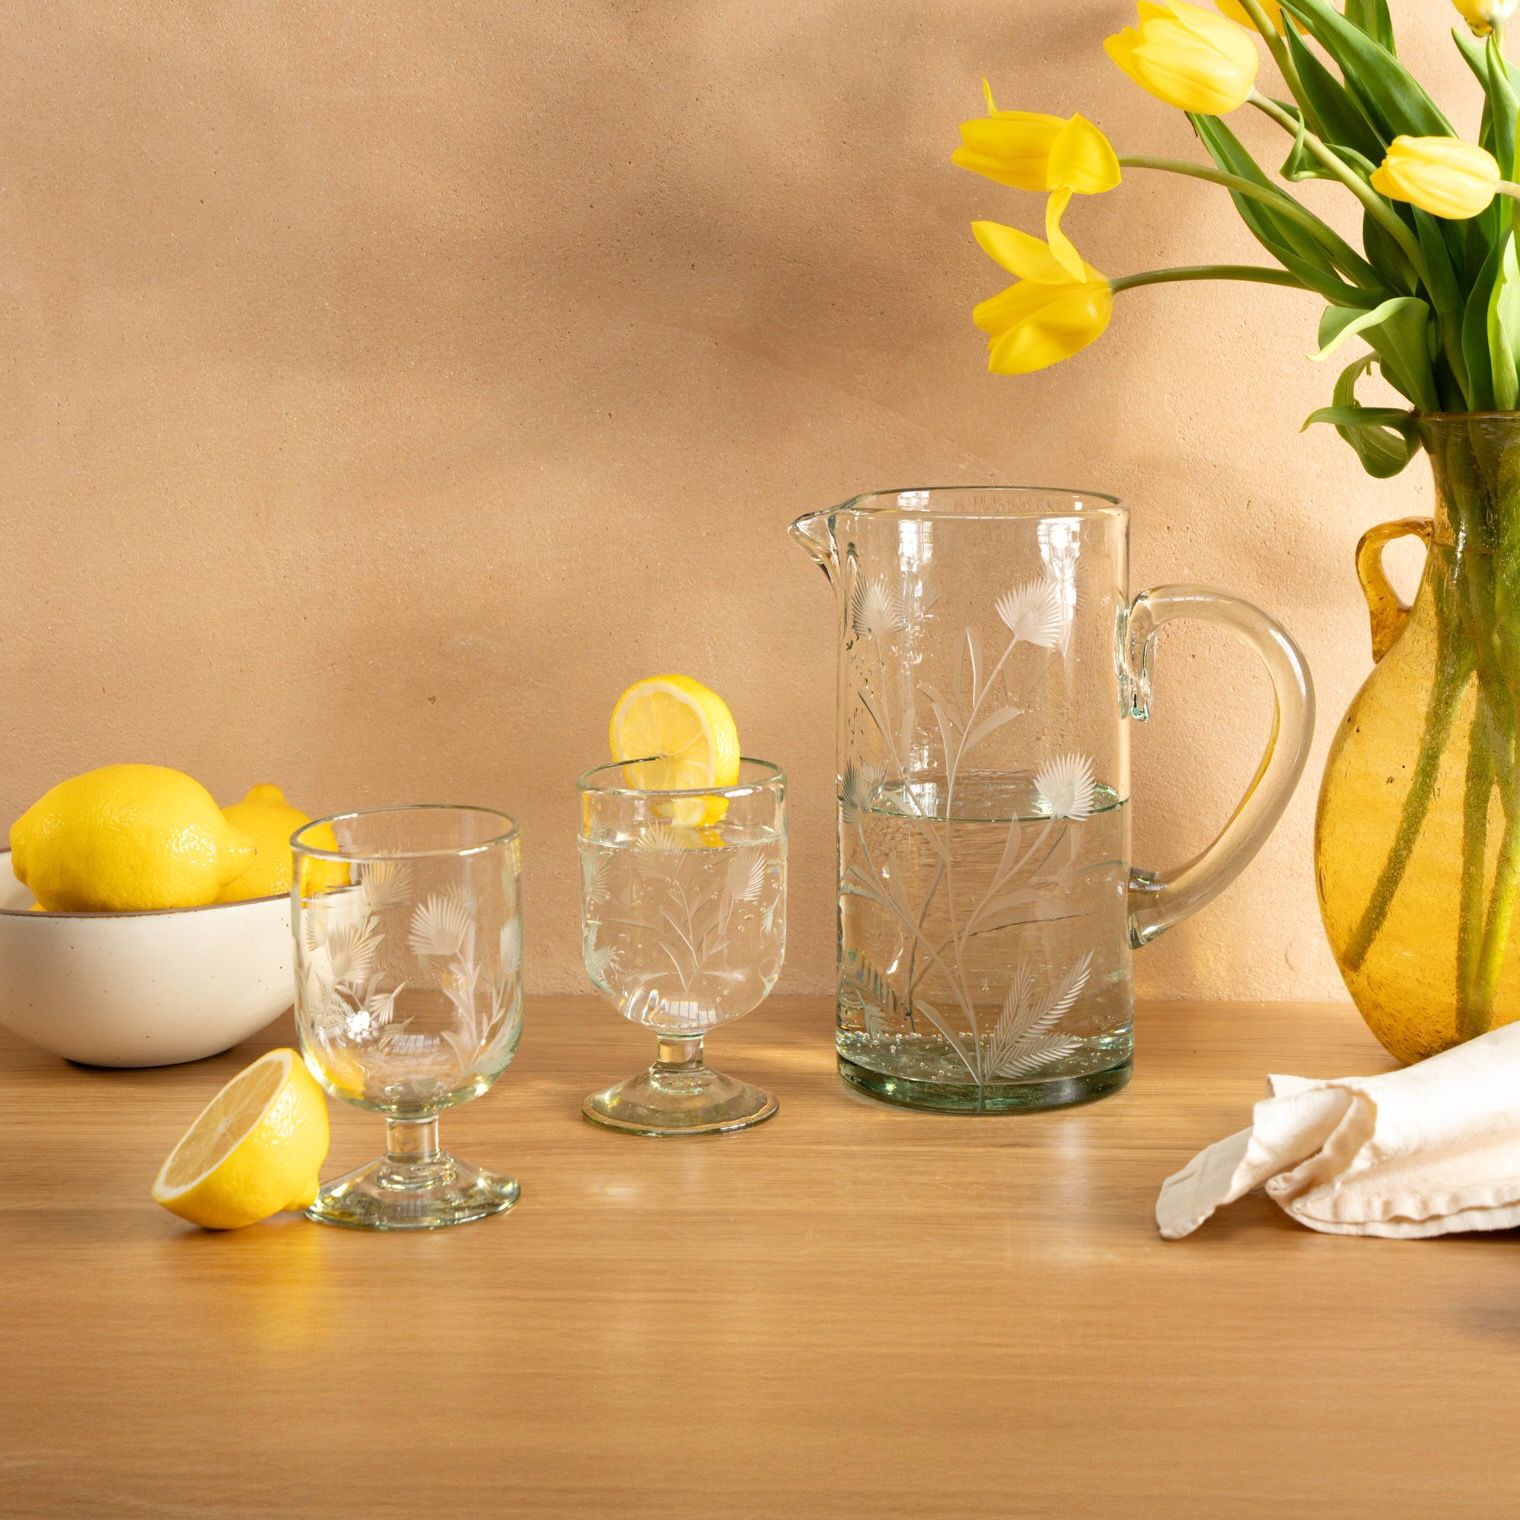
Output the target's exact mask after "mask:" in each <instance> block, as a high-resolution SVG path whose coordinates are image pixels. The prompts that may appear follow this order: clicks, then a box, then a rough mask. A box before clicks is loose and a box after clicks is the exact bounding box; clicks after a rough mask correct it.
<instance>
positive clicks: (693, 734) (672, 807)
mask: <svg viewBox="0 0 1520 1520" xmlns="http://www.w3.org/2000/svg"><path fill="white" fill-rule="evenodd" d="M608 739H609V742H610V744H611V746H612V758H613V759H614V760H617V761H620V762H622V765H623V779H624V781H625V782H626V783H627V784H628V785H629V786H630V787H633V788H635V789H636V790H639V791H652V792H682V791H700V790H701V789H703V788H705V787H715V788H716V787H729V786H733V785H735V783H737V781H738V780H739V730H738V728H737V726H736V725H735V723H734V715H733V714H732V713H731V712H730V711H729V710H728V704H727V703H726V702H725V701H724V700H723V698H722V697H720V696H719V695H718V694H717V692H715V691H713V690H712V689H711V688H710V687H707V686H704V685H703V684H702V683H701V682H700V681H694V680H693V679H692V678H691V677H690V676H682V675H664V676H649V677H647V678H646V679H644V680H642V681H635V682H634V683H633V685H632V686H630V687H629V688H628V690H627V691H625V692H624V693H623V695H622V696H620V697H619V698H618V700H617V706H616V707H614V708H613V709H612V722H611V723H610V724H609V725H608ZM653 808H654V811H655V813H656V814H657V816H659V817H662V818H668V819H669V820H670V821H671V822H672V823H674V824H675V825H677V826H678V827H684V828H692V829H697V828H701V827H703V826H704V825H707V824H714V823H717V822H718V820H719V819H721V818H722V817H723V814H724V813H725V812H726V811H727V810H728V804H727V802H725V801H724V799H723V798H721V797H672V798H670V799H669V800H668V801H663V802H656V803H654V804H653Z"/></svg>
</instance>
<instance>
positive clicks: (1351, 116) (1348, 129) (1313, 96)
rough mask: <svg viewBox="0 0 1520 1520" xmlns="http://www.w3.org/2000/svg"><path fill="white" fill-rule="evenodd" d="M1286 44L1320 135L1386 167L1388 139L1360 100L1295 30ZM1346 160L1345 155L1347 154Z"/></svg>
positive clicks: (1287, 36)
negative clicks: (1381, 134)
mask: <svg viewBox="0 0 1520 1520" xmlns="http://www.w3.org/2000/svg"><path fill="white" fill-rule="evenodd" d="M1285 40H1286V42H1287V46H1288V52H1289V53H1290V54H1292V56H1293V66H1294V67H1295V68H1296V69H1297V70H1298V77H1299V80H1300V82H1301V83H1302V85H1303V89H1304V95H1305V97H1306V104H1307V106H1308V108H1309V113H1310V115H1311V116H1313V117H1314V118H1315V119H1316V120H1317V122H1318V123H1319V135H1320V136H1321V137H1323V138H1324V139H1325V141H1326V142H1329V143H1332V144H1334V145H1335V147H1336V148H1337V149H1339V150H1344V149H1346V148H1350V149H1351V150H1352V151H1353V152H1355V153H1358V154H1360V155H1361V156H1362V157H1363V158H1364V159H1367V160H1369V161H1370V162H1372V163H1379V164H1380V163H1382V161H1383V154H1384V152H1385V151H1386V149H1387V146H1388V144H1387V139H1385V138H1383V137H1381V136H1379V135H1378V131H1377V129H1376V128H1375V127H1374V126H1373V125H1372V123H1371V122H1370V121H1368V119H1367V113H1366V112H1365V111H1363V110H1362V108H1361V106H1360V105H1359V104H1358V103H1357V101H1356V98H1355V97H1354V96H1353V95H1352V94H1351V93H1350V92H1349V91H1348V90H1347V89H1346V86H1345V85H1343V84H1342V83H1341V82H1340V80H1338V79H1337V78H1336V77H1335V75H1334V74H1332V73H1331V72H1330V70H1329V69H1327V68H1326V67H1325V66H1324V64H1323V63H1321V62H1320V60H1319V55H1318V54H1317V53H1313V52H1310V50H1309V49H1308V48H1307V47H1306V46H1305V45H1304V44H1303V42H1302V41H1300V40H1299V36H1298V32H1297V31H1296V30H1295V29H1294V28H1293V27H1291V26H1290V27H1288V28H1287V33H1286V37H1285ZM1343 156H1344V153H1343Z"/></svg>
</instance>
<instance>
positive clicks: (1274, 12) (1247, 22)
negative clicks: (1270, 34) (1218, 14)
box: [1214, 0, 1283, 32]
mask: <svg viewBox="0 0 1520 1520" xmlns="http://www.w3.org/2000/svg"><path fill="white" fill-rule="evenodd" d="M1214 3H1215V4H1216V5H1217V6H1218V7H1219V9H1220V10H1221V11H1223V12H1224V14H1225V15H1226V16H1228V17H1229V18H1230V20H1231V21H1238V22H1239V23H1240V24H1241V25H1242V26H1248V27H1250V28H1251V30H1252V31H1253V32H1254V31H1255V30H1256V23H1255V22H1254V21H1252V20H1251V15H1250V12H1249V11H1247V10H1246V8H1245V6H1243V5H1242V4H1241V3H1240V0H1214ZM1261 8H1262V10H1264V11H1265V12H1266V13H1267V20H1268V21H1270V22H1271V23H1272V25H1273V26H1274V27H1275V28H1276V29H1277V30H1278V31H1279V32H1281V31H1282V29H1283V10H1282V4H1281V0H1261Z"/></svg>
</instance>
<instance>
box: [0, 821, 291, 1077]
mask: <svg viewBox="0 0 1520 1520" xmlns="http://www.w3.org/2000/svg"><path fill="white" fill-rule="evenodd" d="M31 904H32V894H31V893H30V892H28V891H27V890H26V888H25V887H23V886H22V885H21V883H20V882H18V881H17V880H16V877H15V873H14V872H13V871H12V870H11V857H10V851H9V850H0V1025H4V1026H5V1028H7V1029H9V1030H10V1031H11V1032H12V1033H14V1034H19V1035H20V1036H21V1038H22V1039H23V1040H30V1041H31V1043H32V1044H33V1045H40V1046H41V1047H42V1048H43V1049H44V1050H50V1051H52V1052H53V1054H54V1055H59V1056H64V1057H66V1058H67V1059H68V1060H70V1061H84V1062H88V1063H89V1064H90V1065H92V1066H172V1065H174V1064H175V1063H176V1062H179V1061H199V1060H200V1059H201V1058H202V1057H204V1056H214V1055H217V1054H218V1053H219V1052H221V1051H223V1050H228V1049H230V1048H231V1047H232V1046H234V1045H236V1044H237V1043H238V1042H239V1041H240V1040H246V1039H247V1038H248V1036H249V1035H251V1034H254V1033H256V1032H257V1031H258V1030H260V1029H262V1028H263V1027H264V1026H265V1025H266V1024H267V1023H269V1021H270V1020H271V1019H274V1018H276V1017H278V1016H279V1015H280V1014H281V1013H283V1012H284V1011H285V1010H286V1009H287V1008H289V1007H290V1004H291V999H292V982H291V978H292V970H291V966H292V959H293V955H292V951H293V947H292V944H291V938H290V900H289V898H287V897H261V898H257V899H255V900H254V901H253V902H241V903H215V904H213V905H212V906H211V907H209V908H179V909H176V910H173V911H171V912H167V913H28V912H27V909H28V908H29V907H30V906H31Z"/></svg>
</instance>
